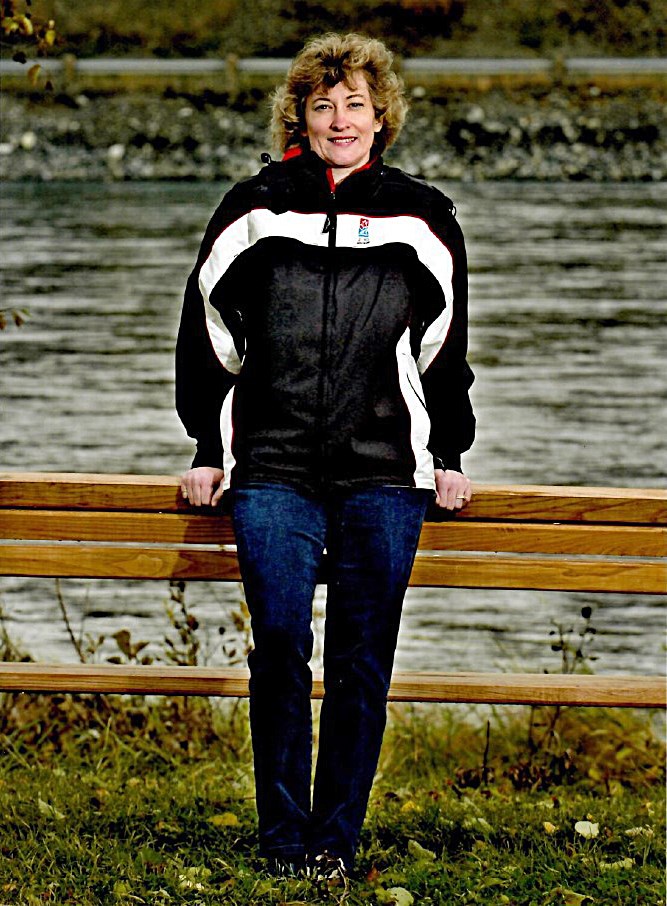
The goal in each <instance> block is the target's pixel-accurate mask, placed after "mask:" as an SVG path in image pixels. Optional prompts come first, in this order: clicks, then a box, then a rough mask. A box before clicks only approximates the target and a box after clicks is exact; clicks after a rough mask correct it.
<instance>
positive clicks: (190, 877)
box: [178, 866, 211, 890]
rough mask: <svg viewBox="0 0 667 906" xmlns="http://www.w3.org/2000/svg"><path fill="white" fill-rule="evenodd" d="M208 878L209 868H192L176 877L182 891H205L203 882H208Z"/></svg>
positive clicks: (209, 874) (209, 875)
mask: <svg viewBox="0 0 667 906" xmlns="http://www.w3.org/2000/svg"><path fill="white" fill-rule="evenodd" d="M210 877H211V869H210V868H200V867H199V866H193V867H192V868H186V869H184V870H183V873H182V874H180V875H179V876H178V883H179V886H180V887H181V888H182V889H183V890H205V889H206V884H205V882H206V881H208V879H209V878H210Z"/></svg>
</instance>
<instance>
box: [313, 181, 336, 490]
mask: <svg viewBox="0 0 667 906" xmlns="http://www.w3.org/2000/svg"><path fill="white" fill-rule="evenodd" d="M329 204H330V208H329V211H328V212H327V215H326V220H325V222H324V227H323V228H322V232H323V233H326V234H328V236H327V247H328V249H329V252H330V253H331V254H330V256H329V263H328V264H329V266H328V270H327V274H326V290H325V294H324V308H323V311H322V342H321V347H320V380H319V399H318V403H319V406H318V408H319V413H320V417H319V422H320V425H319V429H320V430H319V435H320V456H321V464H322V465H321V473H320V474H321V476H322V480H323V482H324V483H325V484H326V483H328V477H329V468H328V424H327V423H328V420H329V413H330V409H331V382H330V377H331V341H332V336H333V323H334V320H335V309H336V268H335V258H334V257H333V252H334V251H335V249H336V230H337V227H338V217H337V212H336V192H335V190H334V189H332V190H331V191H330V193H329Z"/></svg>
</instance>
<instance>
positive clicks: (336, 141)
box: [329, 135, 357, 145]
mask: <svg viewBox="0 0 667 906" xmlns="http://www.w3.org/2000/svg"><path fill="white" fill-rule="evenodd" d="M356 140H357V139H356V138H355V137H354V136H353V135H351V136H345V138H330V139H329V141H330V142H331V143H332V144H333V145H351V144H352V142H356Z"/></svg>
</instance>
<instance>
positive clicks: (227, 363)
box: [176, 188, 247, 468]
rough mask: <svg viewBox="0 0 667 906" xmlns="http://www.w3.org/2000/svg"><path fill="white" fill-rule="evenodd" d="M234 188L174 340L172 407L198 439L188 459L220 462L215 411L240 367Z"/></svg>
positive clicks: (209, 234) (241, 233) (238, 210)
mask: <svg viewBox="0 0 667 906" xmlns="http://www.w3.org/2000/svg"><path fill="white" fill-rule="evenodd" d="M238 195H239V192H238V191H237V188H234V189H232V190H231V191H230V192H229V193H228V194H227V195H226V196H225V198H224V199H223V201H222V203H221V205H220V207H219V208H218V209H217V211H216V212H215V214H214V215H213V217H212V219H211V221H210V223H209V225H208V227H207V229H206V233H205V235H204V239H203V241H202V244H201V247H200V250H199V255H198V257H197V262H196V264H195V267H194V269H193V271H192V273H191V274H190V277H189V279H188V282H187V285H186V289H185V298H184V301H183V310H182V313H181V321H180V326H179V331H178V340H177V343H176V410H177V412H178V415H179V417H180V419H181V421H182V422H183V425H184V427H185V430H186V432H187V433H188V435H189V436H190V437H192V438H194V439H195V440H196V442H197V451H196V454H195V457H194V460H193V463H192V466H193V467H196V466H213V467H217V468H222V467H223V439H222V436H221V429H220V414H221V410H222V404H223V402H224V399H225V397H226V396H227V394H228V393H229V392H230V390H231V389H232V387H233V385H234V383H235V382H236V378H237V376H238V373H239V371H240V369H241V362H242V358H243V351H244V348H243V347H244V339H243V331H242V325H241V315H240V312H239V311H238V310H237V305H238V298H239V295H238V293H237V292H236V289H235V283H236V282H237V278H236V272H237V270H238V266H237V264H236V259H237V257H238V255H239V254H240V252H241V251H243V249H244V248H245V247H246V245H247V218H246V216H245V215H246V214H247V208H245V207H244V206H243V205H242V204H240V203H239V201H238Z"/></svg>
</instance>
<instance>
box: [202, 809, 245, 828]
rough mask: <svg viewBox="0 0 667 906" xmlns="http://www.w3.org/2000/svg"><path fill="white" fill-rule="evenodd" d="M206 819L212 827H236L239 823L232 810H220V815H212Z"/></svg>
mask: <svg viewBox="0 0 667 906" xmlns="http://www.w3.org/2000/svg"><path fill="white" fill-rule="evenodd" d="M208 821H209V824H212V825H213V826H214V827H238V825H239V824H240V821H239V819H238V818H237V817H236V815H235V814H234V812H222V813H221V814H220V815H213V817H212V818H209V819H208Z"/></svg>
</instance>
